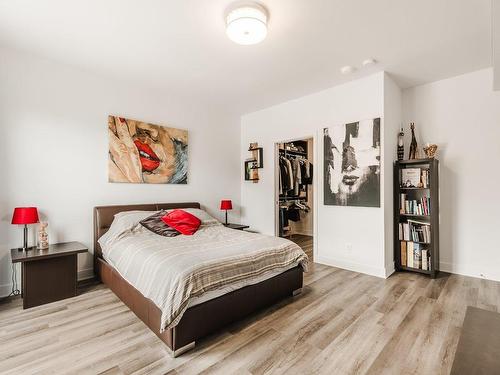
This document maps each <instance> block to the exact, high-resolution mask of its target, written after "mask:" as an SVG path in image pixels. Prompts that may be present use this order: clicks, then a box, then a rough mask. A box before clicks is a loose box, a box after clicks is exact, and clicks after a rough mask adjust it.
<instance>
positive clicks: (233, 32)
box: [226, 3, 268, 45]
mask: <svg viewBox="0 0 500 375" xmlns="http://www.w3.org/2000/svg"><path fill="white" fill-rule="evenodd" d="M267 18H268V15H267V11H266V9H265V8H264V7H262V6H261V5H259V4H255V3H250V4H247V5H242V6H239V7H238V8H235V9H233V10H231V11H230V12H229V13H228V14H227V16H226V34H227V36H228V38H229V39H231V40H232V41H233V42H235V43H238V44H243V45H250V44H257V43H260V42H262V41H263V40H264V39H265V38H266V36H267Z"/></svg>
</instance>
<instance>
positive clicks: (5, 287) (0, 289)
mask: <svg viewBox="0 0 500 375" xmlns="http://www.w3.org/2000/svg"><path fill="white" fill-rule="evenodd" d="M10 292H12V283H9V284H1V285H0V297H7V296H8V295H9V294H10Z"/></svg>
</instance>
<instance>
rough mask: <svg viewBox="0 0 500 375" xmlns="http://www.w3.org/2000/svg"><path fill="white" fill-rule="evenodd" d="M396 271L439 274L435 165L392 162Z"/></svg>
mask: <svg viewBox="0 0 500 375" xmlns="http://www.w3.org/2000/svg"><path fill="white" fill-rule="evenodd" d="M394 263H395V268H396V271H410V272H418V273H422V274H426V275H429V276H431V277H432V278H435V277H436V274H437V273H438V272H439V161H438V160H436V159H415V160H399V161H396V162H394Z"/></svg>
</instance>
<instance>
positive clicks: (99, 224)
mask: <svg viewBox="0 0 500 375" xmlns="http://www.w3.org/2000/svg"><path fill="white" fill-rule="evenodd" d="M173 208H200V204H199V203H197V202H188V203H148V204H129V205H122V206H99V207H94V269H95V270H97V267H96V265H97V259H99V258H102V251H101V247H100V246H99V243H98V242H97V240H98V239H99V238H100V237H101V236H102V235H103V234H104V233H106V232H107V231H108V229H109V227H110V226H111V223H112V222H113V218H114V216H115V215H116V214H117V213H119V212H123V211H134V210H138V211H158V210H169V209H173Z"/></svg>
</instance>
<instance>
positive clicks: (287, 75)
mask: <svg viewBox="0 0 500 375" xmlns="http://www.w3.org/2000/svg"><path fill="white" fill-rule="evenodd" d="M231 3H232V2H231V1H230V0H136V1H132V0H79V1H76V0H74V1H71V0H0V46H3V47H7V48H14V49H17V50H22V51H27V52H29V53H32V54H34V55H40V56H42V57H45V58H49V59H52V60H55V61H60V62H63V63H66V64H69V65H73V66H76V67H79V68H81V69H85V70H88V71H92V72H95V73H96V74H101V75H107V76H110V77H113V78H116V79H120V80H125V81H129V82H131V83H133V84H137V85H140V86H144V87H151V88H155V89H161V90H165V91H167V92H168V93H174V94H175V93H178V94H179V95H182V96H188V97H192V98H193V100H202V101H204V102H206V104H209V105H217V106H221V105H222V106H225V107H226V108H228V109H231V110H235V111H237V112H238V113H246V112H250V111H253V110H255V109H259V108H263V107H267V106H270V105H273V104H277V103H280V102H282V101H285V100H288V99H291V98H296V97H300V96H303V95H306V94H309V93H313V92H316V91H319V90H322V89H325V88H328V87H331V86H334V85H336V84H339V83H342V82H345V81H346V80H351V79H355V78H358V77H360V76H362V75H366V74H370V73H373V72H374V71H378V70H382V69H384V70H386V71H388V72H390V73H391V74H393V76H394V77H395V78H396V80H397V82H398V83H399V84H400V85H401V86H402V87H408V86H412V85H416V84H420V83H424V82H430V81H434V80H438V79H442V78H445V77H450V76H454V75H458V74H461V73H465V72H469V71H473V70H477V69H480V68H484V67H487V66H491V31H490V23H491V2H490V0H263V1H262V4H264V5H265V6H266V7H267V9H268V10H269V13H270V20H269V33H268V37H267V39H266V40H265V41H264V42H263V43H261V44H259V45H254V46H240V45H237V44H234V43H232V42H231V41H230V40H229V39H228V38H227V37H226V36H225V30H224V17H223V16H224V11H225V9H226V8H227V7H228V6H229V5H230V4H231ZM367 57H373V58H375V59H377V60H378V61H380V63H379V64H378V65H377V66H375V67H372V68H370V69H366V70H361V71H358V72H357V73H355V74H354V75H351V76H349V77H345V76H342V75H341V74H340V73H339V68H340V67H342V66H344V65H355V66H358V67H360V65H361V61H363V60H364V59H365V58H367Z"/></svg>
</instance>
